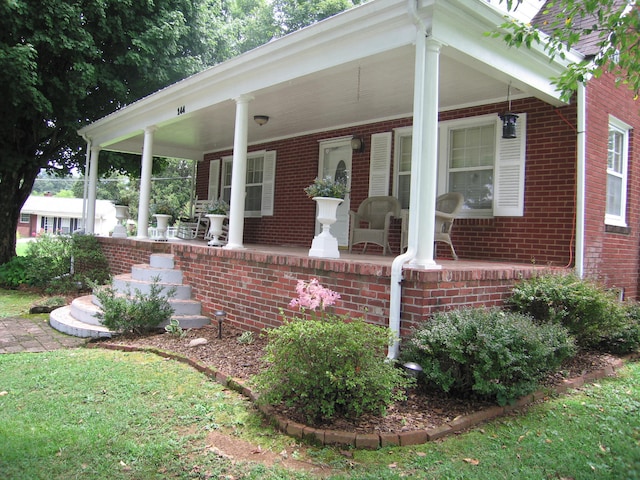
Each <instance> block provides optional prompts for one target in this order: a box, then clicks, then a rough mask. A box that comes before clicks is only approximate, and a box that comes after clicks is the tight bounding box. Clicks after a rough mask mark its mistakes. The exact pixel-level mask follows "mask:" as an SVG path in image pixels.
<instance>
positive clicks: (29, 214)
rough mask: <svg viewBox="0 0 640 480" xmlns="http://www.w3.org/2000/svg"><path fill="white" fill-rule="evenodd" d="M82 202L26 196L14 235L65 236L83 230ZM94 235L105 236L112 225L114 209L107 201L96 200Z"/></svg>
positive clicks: (71, 199)
mask: <svg viewBox="0 0 640 480" xmlns="http://www.w3.org/2000/svg"><path fill="white" fill-rule="evenodd" d="M82 204H83V199H82V198H64V197H49V196H35V195H30V196H29V198H27V201H26V202H25V203H24V206H23V207H22V210H21V212H20V221H19V222H18V234H19V235H20V236H21V237H34V236H36V235H39V234H41V233H51V234H69V233H73V232H74V231H75V230H78V229H80V228H83V224H82ZM95 212H96V213H95V230H94V233H95V234H96V235H103V236H107V235H109V233H110V232H111V231H112V230H113V227H114V226H115V225H116V209H115V207H114V206H113V203H112V202H110V201H109V200H96V210H95Z"/></svg>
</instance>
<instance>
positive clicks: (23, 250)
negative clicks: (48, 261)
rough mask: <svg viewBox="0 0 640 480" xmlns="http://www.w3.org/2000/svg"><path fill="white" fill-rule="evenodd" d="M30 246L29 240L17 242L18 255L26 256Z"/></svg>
mask: <svg viewBox="0 0 640 480" xmlns="http://www.w3.org/2000/svg"><path fill="white" fill-rule="evenodd" d="M28 248H29V243H28V242H17V243H16V255H18V256H19V257H24V256H25V255H26V254H27V249H28Z"/></svg>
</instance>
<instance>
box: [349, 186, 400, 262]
mask: <svg viewBox="0 0 640 480" xmlns="http://www.w3.org/2000/svg"><path fill="white" fill-rule="evenodd" d="M349 217H350V220H351V225H350V229H349V253H351V250H352V248H353V246H354V245H356V244H358V243H364V249H363V253H364V252H366V251H367V244H369V243H374V244H376V245H380V246H381V247H382V252H383V254H384V255H386V254H387V252H391V246H390V245H389V226H390V225H391V219H392V218H399V217H400V202H399V201H398V199H397V198H395V197H388V196H379V197H369V198H367V199H365V200H364V201H363V202H362V203H361V204H360V206H359V207H358V211H357V212H354V211H350V212H349Z"/></svg>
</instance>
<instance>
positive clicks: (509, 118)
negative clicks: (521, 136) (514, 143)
mask: <svg viewBox="0 0 640 480" xmlns="http://www.w3.org/2000/svg"><path fill="white" fill-rule="evenodd" d="M507 104H508V105H509V107H508V110H507V111H506V112H504V113H501V114H500V115H499V117H500V119H501V120H502V138H516V121H517V120H518V115H516V114H515V113H512V112H511V82H509V86H508V87H507Z"/></svg>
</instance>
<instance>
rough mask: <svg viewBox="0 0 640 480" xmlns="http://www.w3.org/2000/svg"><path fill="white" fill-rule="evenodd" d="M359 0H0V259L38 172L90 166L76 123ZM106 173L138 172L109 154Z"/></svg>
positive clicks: (128, 160) (7, 254)
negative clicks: (0, 89) (86, 159)
mask: <svg viewBox="0 0 640 480" xmlns="http://www.w3.org/2000/svg"><path fill="white" fill-rule="evenodd" d="M356 3H359V0H353V1H351V0H311V1H299V0H294V1H293V2H291V3H289V2H288V1H275V2H270V1H268V0H153V1H151V0H140V1H138V0H4V1H3V2H0V85H2V93H3V95H2V101H0V212H2V214H1V216H0V220H1V221H0V264H2V263H5V262H6V261H8V260H9V258H11V257H12V256H13V255H15V237H16V227H17V222H18V218H19V215H20V209H21V208H22V206H23V204H24V202H25V201H26V199H27V197H28V196H29V194H30V192H31V190H32V188H33V184H34V180H35V178H36V177H37V175H38V173H39V172H40V170H41V169H42V168H47V169H49V170H52V171H55V172H57V173H58V174H64V173H65V172H67V171H69V169H70V168H73V167H76V168H78V169H79V170H80V171H82V169H83V166H84V163H85V142H84V141H83V139H82V138H80V137H79V136H78V135H77V133H76V132H77V130H78V129H79V128H80V127H82V126H83V125H86V124H87V123H90V122H92V121H95V120H97V119H99V118H102V117H104V116H106V115H108V114H110V113H112V112H114V111H115V110H117V109H118V108H121V107H123V106H125V105H128V104H130V103H132V102H134V101H136V100H138V99H139V98H142V97H144V96H146V95H149V94H151V93H153V92H154V91H157V90H159V89H161V88H163V87H165V86H167V85H169V84H171V83H173V82H176V81H178V80H180V79H183V78H185V77H187V76H189V75H191V74H193V73H196V72H198V71H200V70H202V69H203V68H205V67H207V66H210V65H214V64H216V63H219V62H221V61H223V60H226V59H228V58H230V57H233V56H235V55H238V54H239V53H242V52H244V51H247V50H249V49H251V48H255V47H257V46H259V45H261V44H263V43H266V42H268V41H269V40H271V39H272V38H274V37H278V36H281V35H283V34H285V33H288V32H291V31H293V30H296V29H298V28H301V27H303V26H305V25H308V24H311V23H313V22H316V21H318V20H321V19H323V18H326V17H328V16H330V15H333V14H335V13H338V12H339V11H341V10H344V9H346V8H349V7H351V6H353V5H354V4H356ZM99 168H100V170H101V172H100V174H101V175H102V174H104V173H105V172H107V173H114V172H118V173H132V172H133V174H134V176H136V175H137V176H139V170H140V159H139V158H138V157H135V156H132V155H124V154H118V153H114V152H103V153H102V154H101V161H100V164H99Z"/></svg>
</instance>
